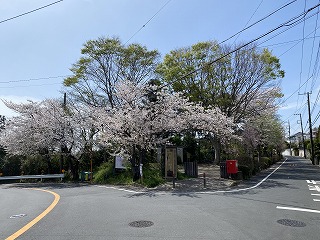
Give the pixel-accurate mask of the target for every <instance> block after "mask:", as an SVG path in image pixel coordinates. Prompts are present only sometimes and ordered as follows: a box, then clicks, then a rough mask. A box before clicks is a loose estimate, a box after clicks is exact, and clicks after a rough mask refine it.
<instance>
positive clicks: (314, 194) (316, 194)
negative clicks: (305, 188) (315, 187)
mask: <svg viewBox="0 0 320 240" xmlns="http://www.w3.org/2000/svg"><path fill="white" fill-rule="evenodd" d="M311 195H312V196H320V194H319V193H311Z"/></svg>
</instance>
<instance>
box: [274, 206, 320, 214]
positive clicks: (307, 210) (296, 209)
mask: <svg viewBox="0 0 320 240" xmlns="http://www.w3.org/2000/svg"><path fill="white" fill-rule="evenodd" d="M277 209H282V210H290V211H299V212H311V213H320V211H319V210H315V209H308V208H294V207H281V206H277Z"/></svg>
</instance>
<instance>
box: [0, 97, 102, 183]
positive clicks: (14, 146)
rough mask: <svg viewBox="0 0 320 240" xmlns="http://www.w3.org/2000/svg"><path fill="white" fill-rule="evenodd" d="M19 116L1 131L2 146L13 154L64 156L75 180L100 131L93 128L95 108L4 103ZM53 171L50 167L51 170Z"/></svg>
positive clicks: (55, 102) (53, 103)
mask: <svg viewBox="0 0 320 240" xmlns="http://www.w3.org/2000/svg"><path fill="white" fill-rule="evenodd" d="M5 104H6V105H7V106H8V107H9V108H11V109H12V110H14V111H16V112H17V113H18V116H16V117H13V118H11V119H9V121H8V122H7V124H6V127H5V129H4V131H2V132H1V139H0V144H1V145H3V146H4V147H5V149H6V150H7V152H8V153H9V154H11V155H33V154H39V153H40V154H42V155H45V157H46V159H47V161H48V164H50V154H51V153H62V154H64V156H65V158H66V160H67V162H68V164H69V168H70V170H71V172H72V174H73V177H74V178H77V174H78V165H79V159H80V158H81V155H82V154H83V153H84V152H85V151H86V150H88V146H92V144H93V139H94V137H93V136H94V135H95V134H96V133H97V130H96V129H95V128H93V127H92V126H93V125H92V123H93V121H92V118H91V117H92V116H93V114H92V112H90V110H92V108H85V109H82V108H76V106H68V108H66V107H65V106H63V105H62V104H61V103H60V101H58V100H55V99H47V100H44V101H41V102H31V101H30V102H28V103H21V104H15V103H12V102H5ZM49 168H50V167H49Z"/></svg>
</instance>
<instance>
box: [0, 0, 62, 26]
mask: <svg viewBox="0 0 320 240" xmlns="http://www.w3.org/2000/svg"><path fill="white" fill-rule="evenodd" d="M62 1H63V0H59V1H56V2H53V3H50V4H48V5H45V6H43V7H39V8H37V9H34V10H31V11H29V12H25V13H22V14H20V15H17V16H15V17H11V18H7V19H5V20H2V21H0V23H4V22H7V21H10V20H13V19H15V18H19V17H22V16H24V15H27V14H30V13H33V12H36V11H39V10H41V9H43V8H46V7H49V6H52V5H54V4H57V3H59V2H62Z"/></svg>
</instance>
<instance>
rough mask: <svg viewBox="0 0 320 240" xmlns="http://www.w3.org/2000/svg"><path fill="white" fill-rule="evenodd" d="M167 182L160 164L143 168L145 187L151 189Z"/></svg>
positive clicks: (147, 165)
mask: <svg viewBox="0 0 320 240" xmlns="http://www.w3.org/2000/svg"><path fill="white" fill-rule="evenodd" d="M164 182H165V180H164V179H163V177H162V174H161V170H160V164H158V163H149V164H146V165H145V166H144V168H143V183H142V184H143V185H144V186H146V187H149V188H152V187H156V186H158V185H160V184H162V183H164Z"/></svg>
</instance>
